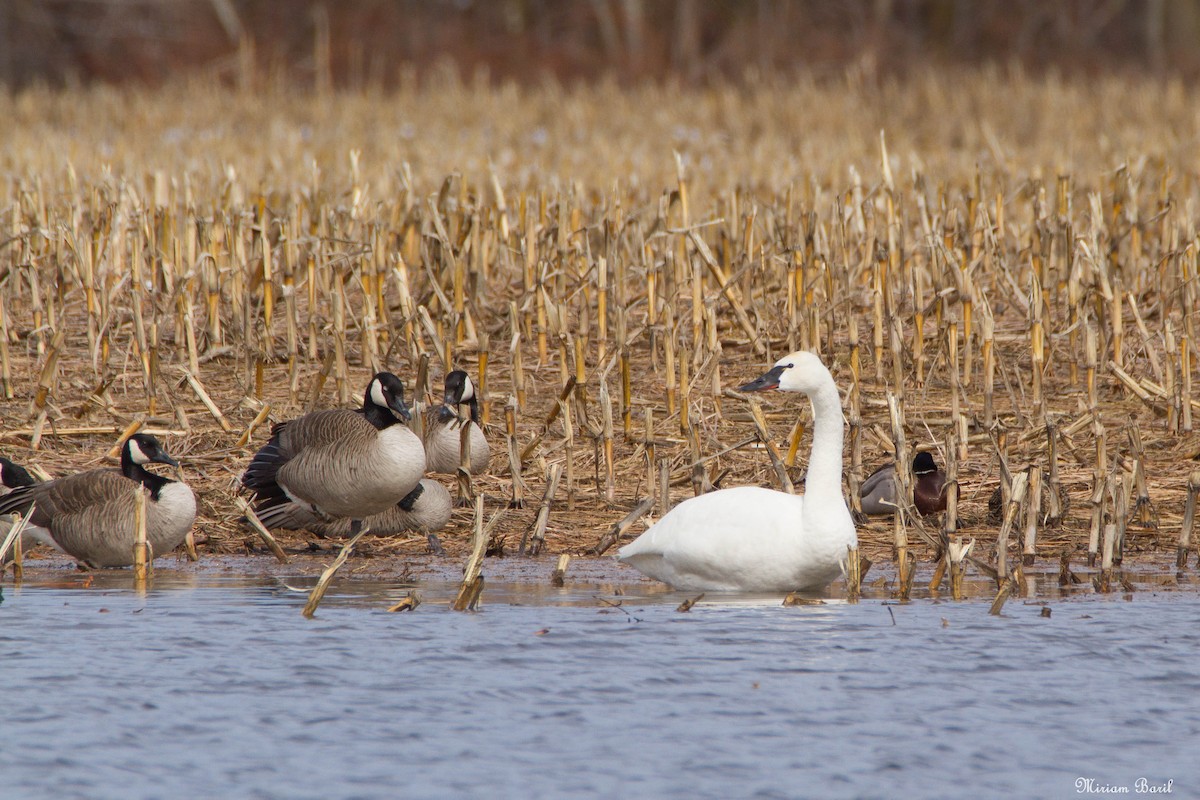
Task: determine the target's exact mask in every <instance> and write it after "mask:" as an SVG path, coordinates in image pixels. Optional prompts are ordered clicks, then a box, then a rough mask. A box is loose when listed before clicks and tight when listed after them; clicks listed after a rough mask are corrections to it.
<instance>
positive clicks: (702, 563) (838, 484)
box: [618, 351, 858, 592]
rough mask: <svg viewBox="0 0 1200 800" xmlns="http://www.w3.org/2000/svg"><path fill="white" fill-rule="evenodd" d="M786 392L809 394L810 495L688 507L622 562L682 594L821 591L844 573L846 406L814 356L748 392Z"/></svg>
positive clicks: (754, 491)
mask: <svg viewBox="0 0 1200 800" xmlns="http://www.w3.org/2000/svg"><path fill="white" fill-rule="evenodd" d="M765 389H780V390H781V391H785V392H803V393H805V394H807V395H808V398H809V400H810V401H811V403H812V409H813V444H812V454H811V455H810V457H809V461H808V479H807V482H806V491H805V494H804V495H792V494H787V493H785V492H777V491H773V490H771V489H763V488H760V487H758V486H739V487H736V488H733V489H721V490H719V491H715V492H709V493H708V494H702V495H699V496H698V497H693V498H691V499H689V500H685V501H684V502H682V503H680V504H679V505H677V506H675V508H673V509H671V511H669V512H668V513H667V514H666V515H665V516H663V518H662V519H660V520H659V521H658V522H657V523H655V524H654V525H652V526H651V527H650V529H649V530H647V531H646V532H645V533H643V534H642V535H641V536H639V537H638V538H637V539H636V540H634V541H633V542H632V543H630V544H627V545H625V546H624V547H622V548H621V550H620V552H619V553H618V556H619V558H620V559H621V560H622V561H624V562H625V563H627V564H631V565H632V566H634V567H636V568H637V569H639V570H641V571H642V572H644V573H645V574H647V575H649V576H650V577H651V578H655V579H657V580H660V581H663V582H664V583H668V584H670V585H671V586H673V587H675V588H677V589H688V590H696V589H699V590H705V591H772V592H774V591H791V590H795V589H820V588H822V587H824V586H825V585H826V584H828V583H829V582H830V581H832V580H833V579H834V578H836V577H837V576H838V575H840V574H841V563H842V562H843V561H845V559H846V548H847V547H848V546H850V547H853V546H855V545H856V544H857V541H858V538H857V534H856V532H855V529H854V521H853V520H852V519H851V517H850V511H849V509H848V508H847V507H846V498H845V497H844V496H843V495H842V407H841V398H840V397H839V395H838V390H837V385H836V384H835V383H834V382H833V376H832V375H830V374H829V370H828V369H826V368H825V365H824V364H822V363H821V359H820V358H818V357H817V356H816V355H815V354H814V353H808V352H804V351H797V352H795V353H792V354H791V355H788V356H785V357H784V358H781V359H780V360H779V361H777V362H776V363H775V366H774V367H772V368H771V369H770V370H769V371H768V372H766V373H765V374H764V375H762V376H761V377H759V378H757V379H755V380H753V381H751V382H750V383H747V384H745V385H744V386H742V387H740V391H743V392H758V391H763V390H765Z"/></svg>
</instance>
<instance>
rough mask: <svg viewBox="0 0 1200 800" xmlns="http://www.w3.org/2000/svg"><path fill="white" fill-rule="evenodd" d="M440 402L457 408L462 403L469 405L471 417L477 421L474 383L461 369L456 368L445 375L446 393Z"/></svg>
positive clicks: (477, 406) (477, 407) (477, 405)
mask: <svg viewBox="0 0 1200 800" xmlns="http://www.w3.org/2000/svg"><path fill="white" fill-rule="evenodd" d="M442 402H443V403H444V404H445V405H447V406H449V407H450V408H454V409H457V408H458V407H459V406H460V405H462V404H463V403H467V404H468V405H469V406H470V407H471V419H472V420H474V421H475V422H476V423H478V422H479V398H477V397H476V396H475V384H474V383H473V382H472V381H471V377H470V376H469V375H467V373H466V372H464V371H462V370H461V369H456V370H454V371H453V372H451V373H448V374H447V375H446V393H445V395H444V397H443V398H442Z"/></svg>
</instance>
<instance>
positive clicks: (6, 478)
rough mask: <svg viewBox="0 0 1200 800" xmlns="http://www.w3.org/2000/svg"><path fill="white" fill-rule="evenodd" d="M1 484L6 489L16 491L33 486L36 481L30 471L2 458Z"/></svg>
mask: <svg viewBox="0 0 1200 800" xmlns="http://www.w3.org/2000/svg"><path fill="white" fill-rule="evenodd" d="M0 483H3V484H4V487H5V488H6V489H15V488H17V487H18V486H32V485H33V484H34V480H33V476H31V475H30V474H29V471H28V470H26V469H25V468H24V467H22V466H21V465H20V464H14V463H13V462H11V461H9V460H8V459H7V458H4V457H3V456H0Z"/></svg>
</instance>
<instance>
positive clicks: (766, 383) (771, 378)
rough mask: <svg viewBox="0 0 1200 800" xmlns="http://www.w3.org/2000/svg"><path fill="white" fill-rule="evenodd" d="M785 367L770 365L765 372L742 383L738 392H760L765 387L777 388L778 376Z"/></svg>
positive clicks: (764, 389)
mask: <svg viewBox="0 0 1200 800" xmlns="http://www.w3.org/2000/svg"><path fill="white" fill-rule="evenodd" d="M784 369H785V367H772V368H771V369H770V370H768V371H767V372H764V373H763V374H762V375H759V376H758V377H757V378H755V379H754V380H752V381H750V382H749V383H744V384H742V385H741V386H739V387H738V391H739V392H762V391H766V390H767V389H778V388H779V376H780V375H782V374H783V370H784Z"/></svg>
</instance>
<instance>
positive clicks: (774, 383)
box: [738, 350, 833, 394]
mask: <svg viewBox="0 0 1200 800" xmlns="http://www.w3.org/2000/svg"><path fill="white" fill-rule="evenodd" d="M832 381H833V378H832V377H831V376H830V373H829V370H828V368H826V366H825V365H824V364H822V363H821V359H820V357H819V356H817V354H816V353H810V352H808V351H807V350H797V351H796V352H794V353H789V354H788V355H786V356H784V357H783V358H781V359H779V360H778V361H776V362H775V366H773V367H771V368H770V369H769V370H767V371H766V372H764V373H763V374H762V375H760V376H758V377H757V378H755V379H754V380H752V381H750V382H749V383H746V384H743V385H741V386H739V387H738V391H739V392H762V391H766V390H767V389H778V390H780V391H781V392H803V393H804V394H811V393H813V392H815V391H816V390H817V389H819V388H820V387H822V386H825V385H828V384H830V383H832Z"/></svg>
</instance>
